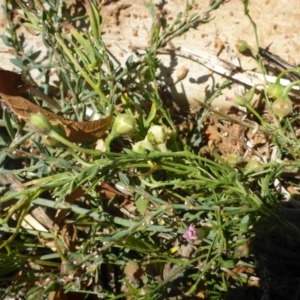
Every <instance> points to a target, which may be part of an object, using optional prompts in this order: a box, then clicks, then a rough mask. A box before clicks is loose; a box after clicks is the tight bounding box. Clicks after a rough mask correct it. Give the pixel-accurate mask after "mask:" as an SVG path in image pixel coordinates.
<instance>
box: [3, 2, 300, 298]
mask: <svg viewBox="0 0 300 300" xmlns="http://www.w3.org/2000/svg"><path fill="white" fill-rule="evenodd" d="M243 2H244V4H245V11H246V13H247V10H246V7H247V3H246V1H243ZM222 3H223V1H211V6H210V7H209V8H208V10H207V11H205V12H204V13H203V14H202V15H197V14H194V13H193V5H194V3H193V2H189V1H187V5H186V9H185V11H183V12H182V13H180V14H179V15H178V16H177V18H176V19H175V20H174V21H173V22H172V23H170V24H165V25H164V26H162V24H164V23H165V22H162V21H166V20H165V19H164V15H163V12H160V13H157V12H156V10H155V6H154V5H153V4H152V3H151V2H147V3H145V5H147V7H148V8H149V11H150V13H151V15H152V16H153V24H152V27H151V29H149V36H150V39H149V40H150V41H151V42H150V44H149V46H148V48H147V49H146V51H145V54H144V55H142V56H140V57H139V58H138V59H134V58H133V56H132V57H129V58H128V60H127V61H126V64H125V65H124V66H119V65H117V64H116V62H115V61H114V60H113V59H112V58H111V56H110V54H109V51H108V50H107V48H106V46H105V44H104V42H103V40H102V32H101V21H102V19H101V7H102V5H104V3H101V1H100V2H99V1H94V0H85V1H84V2H83V5H81V3H79V4H78V3H77V5H79V6H80V5H81V6H82V7H84V10H82V11H81V10H80V11H79V12H80V13H78V14H76V15H71V14H70V13H69V12H70V7H69V6H68V1H60V0H50V1H46V2H43V1H39V0H34V1H33V0H32V1H26V3H25V2H23V1H20V0H17V1H16V3H12V1H6V4H5V5H4V11H5V13H6V14H7V16H8V30H7V33H6V34H5V35H4V36H2V39H3V41H4V42H5V44H6V45H7V46H9V47H11V48H12V49H13V50H14V53H15V58H14V59H12V62H13V63H14V64H15V65H16V67H17V68H18V70H19V71H21V72H22V76H23V80H24V82H26V83H28V84H29V85H31V86H33V85H38V88H39V90H43V91H44V94H48V97H50V98H51V99H52V100H54V101H55V103H59V106H58V107H56V108H53V107H51V105H50V107H48V108H47V109H48V110H51V111H52V112H54V113H55V114H56V115H57V116H59V117H57V119H56V120H55V117H54V116H53V115H51V118H50V119H49V117H47V116H48V115H47V113H46V112H45V111H44V110H39V109H37V108H36V107H37V105H33V103H34V101H35V100H37V98H38V97H36V96H33V95H32V94H30V95H29V94H22V97H24V98H22V99H25V98H27V99H28V101H29V100H30V101H31V103H32V106H30V107H32V110H31V111H30V112H29V115H30V117H29V116H28V117H26V118H25V117H24V115H22V116H23V118H22V120H20V119H19V118H17V117H16V115H15V113H14V112H15V111H16V108H15V107H14V108H12V107H10V108H11V110H12V111H11V110H10V109H7V108H5V107H4V108H3V109H2V112H1V114H2V121H1V126H2V127H1V135H0V144H1V155H0V163H1V167H2V168H1V170H0V175H1V183H2V187H1V199H0V205H1V219H0V226H1V227H0V234H1V244H0V265H1V268H0V274H1V277H0V278H1V284H0V286H1V290H0V293H1V299H11V298H9V297H15V299H17V297H19V298H18V299H48V298H47V297H48V296H49V297H52V298H51V299H73V298H72V297H80V296H83V297H82V298H80V299H149V300H150V299H151V300H153V299H225V298H228V299H231V298H232V299H242V298H243V297H245V299H246V295H247V297H249V298H248V299H254V298H255V297H256V298H255V299H259V298H257V297H263V295H265V296H267V295H269V294H271V293H272V289H273V288H274V286H273V287H272V286H271V285H272V284H271V283H270V279H272V280H273V279H274V278H275V279H274V280H275V281H274V282H276V280H279V279H280V276H278V277H276V275H273V273H272V270H271V269H270V265H269V262H270V259H274V260H275V259H277V263H278V264H279V265H280V266H277V271H278V272H277V273H276V272H275V273H274V274H277V275H278V274H280V272H281V271H282V269H284V268H285V267H286V265H285V264H284V262H283V261H282V260H283V257H282V256H281V255H280V254H279V253H280V247H281V246H280V243H281V242H282V240H281V239H282V237H284V238H285V242H286V243H287V244H288V245H289V246H290V249H294V248H295V249H296V247H298V246H299V245H298V243H299V238H300V232H299V228H298V225H297V222H298V219H297V217H296V218H295V217H294V213H297V210H293V209H291V208H290V207H289V206H288V204H287V203H286V202H283V201H282V195H281V194H280V193H279V192H278V190H277V189H275V188H274V185H273V183H274V180H275V179H284V178H288V177H285V176H286V174H287V173H292V172H297V170H298V169H299V167H300V164H299V162H298V160H297V159H298V157H299V154H298V150H297V149H296V147H295V146H299V143H298V142H297V141H296V140H295V139H293V136H292V134H289V136H288V135H286V134H285V130H289V132H290V133H291V132H292V130H293V129H292V128H293V126H292V125H291V124H292V123H293V122H296V121H297V120H296V119H293V120H290V121H289V120H288V119H286V123H285V125H283V126H282V127H281V125H280V124H281V123H280V122H279V123H280V124H279V123H278V124H277V125H278V126H279V127H277V128H276V130H274V131H273V134H274V141H273V142H274V145H279V144H280V147H279V149H280V151H279V152H281V153H282V158H284V157H289V158H290V157H294V158H295V159H294V161H291V160H288V159H287V160H280V161H279V160H278V161H274V162H269V163H267V164H259V163H258V164H256V165H254V164H253V162H252V164H243V163H242V164H240V161H239V162H237V161H236V160H235V161H234V162H233V157H232V158H231V161H230V160H228V161H225V160H223V158H222V157H221V156H220V155H219V154H218V151H216V152H215V153H214V154H213V156H210V157H206V156H203V155H201V152H199V148H201V146H203V145H204V144H201V145H200V147H199V144H198V145H195V144H193V143H192V142H191V140H192V139H191V138H190V132H188V131H186V132H182V133H180V134H178V132H177V125H178V124H177V123H176V122H177V121H176V120H175V119H174V117H173V116H172V115H171V114H170V112H169V108H168V107H166V106H165V104H164V103H163V101H162V100H161V97H162V91H161V89H162V88H161V85H160V83H159V82H158V80H157V74H158V69H159V66H160V61H159V59H158V58H157V53H158V51H159V49H160V48H162V47H165V46H166V45H167V44H168V43H169V42H170V41H171V40H172V39H173V38H175V37H177V36H180V35H182V34H184V33H185V32H187V31H188V30H190V29H191V30H192V29H193V28H195V27H197V26H198V25H199V24H200V23H207V24H206V25H205V26H209V21H210V19H209V16H210V12H211V11H212V10H214V9H221V8H222V6H221V4H222ZM15 18H18V20H19V22H15ZM78 22H79V23H80V24H81V25H82V26H79V27H78V26H77V25H76V24H77V23H78ZM19 26H22V28H26V30H28V31H29V32H30V33H31V34H38V35H40V36H41V38H42V41H43V43H44V46H45V48H46V50H47V55H46V56H45V57H43V58H42V59H41V58H40V54H41V53H40V51H39V50H36V49H27V48H26V47H25V46H26V43H25V41H24V39H23V38H22V36H19V35H18V29H19ZM80 28H81V29H80ZM33 74H35V75H33ZM36 74H38V75H36ZM53 74H55V76H56V77H55V78H56V79H55V80H52V76H53ZM184 76H186V71H185V75H184V74H182V75H181V77H180V78H184ZM36 82H39V83H38V84H37V83H36ZM1 85H3V84H2V83H0V86H1ZM221 89H222V85H221V86H219V90H216V91H215V92H216V94H219V93H220V92H221ZM0 92H1V93H2V94H3V92H2V91H0ZM39 97H40V98H42V100H45V101H46V100H47V98H46V97H45V95H43V96H41V95H40V94H39ZM7 98H9V99H12V98H11V96H9V97H6V96H5V95H4V97H3V99H4V100H5V99H7ZM19 99H21V98H19ZM25 100H26V99H25ZM22 101H23V100H22ZM24 103H27V102H24ZM52 103H53V102H52ZM7 105H8V106H9V104H7ZM39 105H40V104H39ZM44 105H45V106H47V105H46V104H45V103H44ZM25 110H26V109H25ZM27 110H28V108H27ZM20 114H21V113H20ZM202 114H203V115H209V111H208V110H205V111H202ZM108 117H110V119H107V120H109V121H111V119H114V121H113V122H112V123H113V124H111V126H109V125H110V124H109V123H110V122H108V123H107V124H105V126H104V123H103V122H102V120H104V119H105V118H108ZM24 118H25V122H24ZM97 118H98V119H99V120H98V123H89V121H90V122H93V121H92V120H97ZM195 118H196V122H197V128H198V130H199V128H200V130H201V128H202V123H201V122H202V121H203V117H201V116H198V115H197V116H196V117H195ZM259 118H260V119H259ZM259 118H258V119H259V120H261V121H262V122H264V121H263V120H262V117H260V116H259ZM66 120H68V121H66ZM84 121H85V122H86V123H84ZM82 122H83V123H84V124H83V123H82ZM79 123H80V124H83V125H84V126H83V125H82V127H80V130H83V133H81V134H82V135H83V136H84V135H85V134H90V135H91V137H90V136H89V137H90V138H89V139H88V140H87V139H81V137H78V136H77V139H75V138H74V135H72V134H69V135H68V130H69V131H70V132H71V133H73V131H74V130H77V129H78V127H77V126H81V125H78V124H79ZM70 124H71V125H70ZM74 124H75V125H76V126H75V125H74ZM91 124H93V126H92V127H91ZM262 125H264V124H263V123H262ZM74 126H75V127H74ZM74 128H75V129H74ZM268 129H270V128H268ZM70 132H69V133H70ZM95 132H98V133H99V132H100V133H101V137H99V136H97V139H98V143H97V146H96V144H95V139H93V134H94V133H95ZM198 132H199V131H195V133H197V134H199V133H198ZM195 133H192V134H195ZM200 134H201V133H200ZM69 136H72V138H74V141H75V142H74V141H73V140H72V139H71V138H69ZM99 138H100V139H99ZM78 141H79V142H78ZM203 143H204V141H203ZM287 180H288V181H289V184H290V185H291V186H294V187H295V188H296V187H297V185H296V184H295V183H294V181H293V180H291V179H287ZM39 216H42V218H39ZM32 219H34V221H32ZM295 220H296V221H295ZM36 223H38V225H36ZM265 241H268V242H269V244H270V245H272V247H273V248H272V250H270V249H268V250H265V247H266V245H265V243H264V242H265ZM293 247H294V248H293ZM276 253H277V254H276ZM276 255H277V256H276ZM293 263H294V265H295V267H296V266H297V265H298V264H299V261H298V259H294V261H293ZM274 269H276V267H274ZM287 278H288V277H285V278H284V280H285V279H287ZM290 278H292V274H290ZM281 279H282V278H281ZM282 286H287V284H286V282H282ZM287 290H288V289H287ZM288 291H289V292H290V295H294V294H293V293H294V291H293V289H291V290H288ZM286 292H287V291H286ZM84 297H86V298H84ZM251 297H252V298H251ZM76 299H77V298H76ZM78 299H79V298H78ZM265 299H266V298H265ZM290 299H292V298H290Z"/></svg>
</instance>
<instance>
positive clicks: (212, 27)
mask: <svg viewBox="0 0 300 300" xmlns="http://www.w3.org/2000/svg"><path fill="white" fill-rule="evenodd" d="M156 2H158V3H162V1H156ZM210 2H212V1H209V0H206V1H202V0H197V1H196V2H195V6H194V12H195V13H199V14H203V12H205V11H206V10H207V8H208V6H209V3H210ZM249 2H250V4H249V10H250V14H251V16H252V18H253V20H254V21H255V22H256V24H257V28H258V38H259V44H260V46H261V47H267V46H269V45H271V46H270V48H269V50H270V51H271V52H273V53H276V54H277V55H279V56H280V57H282V58H284V59H285V60H287V61H290V62H291V63H297V62H299V58H298V53H299V50H300V41H299V39H298V36H297V33H298V32H299V31H298V29H299V26H300V25H299V22H298V20H299V12H300V1H299V0H296V1H285V0H276V1H274V0H273V1H272V0H264V1H261V0H251V1H249ZM3 3H4V0H0V4H1V5H2V4H3ZM163 3H164V5H163V9H164V10H165V12H166V14H167V21H168V22H172V21H173V20H174V19H175V17H176V15H177V13H178V12H179V11H183V9H184V3H185V1H182V0H168V1H163ZM128 4H129V2H128V1H125V0H122V1H117V2H113V3H110V4H109V5H106V6H104V8H103V9H102V13H101V14H102V16H103V27H102V31H103V32H104V35H103V37H104V39H105V42H106V45H107V47H108V49H109V50H110V51H111V52H112V53H113V55H114V57H115V58H116V59H117V60H118V61H119V62H120V64H123V63H124V62H125V61H126V59H127V57H128V56H129V55H132V54H133V51H132V49H131V48H132V46H138V47H146V46H147V45H148V40H149V33H148V32H149V29H150V28H151V24H152V19H151V16H150V13H149V10H148V9H147V8H146V7H145V6H144V4H143V1H142V0H133V1H130V5H128ZM210 17H211V18H214V19H213V20H212V21H211V22H209V23H205V24H201V25H200V26H199V27H198V28H197V29H196V30H194V29H191V30H190V31H189V32H188V33H187V34H185V35H183V36H181V37H180V38H176V39H175V40H173V41H172V43H173V46H174V47H176V48H177V47H187V48H189V49H192V50H195V51H197V50H201V51H204V52H205V53H209V54H212V55H216V52H217V51H218V50H217V49H216V48H215V41H216V39H217V40H218V41H219V42H222V43H223V44H224V45H225V46H227V47H230V49H235V44H236V43H237V41H238V40H246V41H247V42H248V44H250V45H251V46H253V48H254V49H257V48H256V42H255V35H254V30H253V26H252V25H251V23H250V21H249V19H248V18H247V17H246V16H245V15H244V8H243V5H242V1H241V0H231V1H227V2H226V3H224V4H222V5H221V6H220V7H219V9H217V10H214V11H212V12H211V13H210ZM21 31H22V29H21ZM5 32H6V21H5V16H4V15H3V13H1V15H0V33H1V34H5ZM22 32H23V33H24V35H25V38H26V43H27V47H28V48H29V47H31V46H33V47H34V48H33V49H37V48H38V49H40V50H41V51H43V43H42V42H41V37H40V36H33V35H31V34H29V33H28V32H26V31H25V30H23V31H22ZM237 56H238V58H239V59H240V63H241V67H242V69H243V70H257V66H256V63H255V62H254V60H253V59H252V58H249V57H246V56H243V55H241V54H239V53H237ZM12 57H13V56H12V54H11V53H10V52H9V48H7V47H6V46H5V45H4V44H3V43H2V41H1V42H0V61H1V67H2V68H3V69H8V70H12V69H13V68H14V66H13V64H12V63H11V62H10V59H11V58H12ZM220 58H222V59H224V60H226V61H229V57H228V55H227V53H226V51H222V53H221V54H220ZM160 59H161V60H162V62H163V65H162V68H161V74H160V76H161V77H163V78H164V80H165V81H166V83H167V84H170V83H172V82H174V81H175V80H176V70H177V69H178V68H180V67H182V66H184V67H187V68H188V70H189V72H188V75H187V77H186V78H185V79H184V80H183V81H181V82H180V83H178V84H176V85H175V86H173V87H172V88H171V91H172V94H173V98H174V100H175V101H177V102H179V103H180V105H182V106H184V105H187V104H190V105H192V106H197V101H198V100H203V99H204V98H205V95H207V91H209V90H212V88H213V86H214V84H216V83H218V82H222V81H224V78H222V76H219V75H216V74H213V73H212V71H210V70H209V69H207V68H206V67H204V66H202V65H200V64H199V63H196V62H192V61H191V60H188V59H185V58H181V57H179V56H175V59H174V57H173V58H171V57H170V56H169V55H162V56H161V57H160ZM212 75H213V76H212ZM233 92H234V91H233V90H227V91H224V93H223V95H222V96H220V97H219V98H218V99H216V100H215V101H214V103H215V105H216V106H224V105H228V103H227V102H226V101H225V97H226V96H229V97H230V96H232V94H233Z"/></svg>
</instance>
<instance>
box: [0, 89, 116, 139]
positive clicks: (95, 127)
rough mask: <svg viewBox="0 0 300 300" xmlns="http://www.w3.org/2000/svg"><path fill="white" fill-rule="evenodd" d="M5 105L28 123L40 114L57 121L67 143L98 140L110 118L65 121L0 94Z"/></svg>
mask: <svg viewBox="0 0 300 300" xmlns="http://www.w3.org/2000/svg"><path fill="white" fill-rule="evenodd" d="M0 96H1V97H2V98H3V100H4V101H5V103H6V105H7V106H9V107H10V109H11V110H12V111H13V112H14V113H15V114H16V115H17V116H18V117H19V118H21V119H24V120H25V121H28V119H29V118H30V117H31V116H32V115H33V114H38V113H40V114H42V115H44V116H45V117H46V118H47V119H48V120H49V121H50V122H55V121H59V122H60V123H61V124H62V125H63V126H64V129H65V132H66V137H67V139H68V140H69V141H71V142H75V143H80V142H85V141H89V140H92V139H98V138H100V137H101V136H102V135H103V134H104V132H105V131H106V130H107V129H108V127H109V126H110V123H111V121H112V116H108V117H106V118H103V119H101V120H96V121H84V122H75V121H72V120H68V119H65V118H63V117H61V116H59V115H57V114H55V113H53V112H51V111H49V110H46V109H44V108H42V107H39V106H37V105H35V104H33V103H31V102H30V101H28V100H27V99H25V98H23V97H20V96H10V95H6V94H4V93H1V92H0Z"/></svg>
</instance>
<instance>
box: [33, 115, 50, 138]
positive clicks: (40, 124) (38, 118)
mask: <svg viewBox="0 0 300 300" xmlns="http://www.w3.org/2000/svg"><path fill="white" fill-rule="evenodd" d="M29 123H30V124H31V126H32V127H33V129H34V130H35V132H36V133H38V134H40V135H48V134H49V132H50V130H52V125H51V123H50V122H49V121H48V120H47V118H46V117H45V116H44V115H42V114H40V113H39V114H34V115H32V116H31V118H30V119H29Z"/></svg>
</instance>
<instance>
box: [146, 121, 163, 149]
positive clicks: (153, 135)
mask: <svg viewBox="0 0 300 300" xmlns="http://www.w3.org/2000/svg"><path fill="white" fill-rule="evenodd" d="M146 138H147V140H148V141H149V142H150V143H151V144H153V145H158V144H162V143H164V142H165V141H166V140H167V133H166V130H165V128H164V127H163V126H159V125H153V126H151V127H150V129H149V130H148V133H147V137H146Z"/></svg>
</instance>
